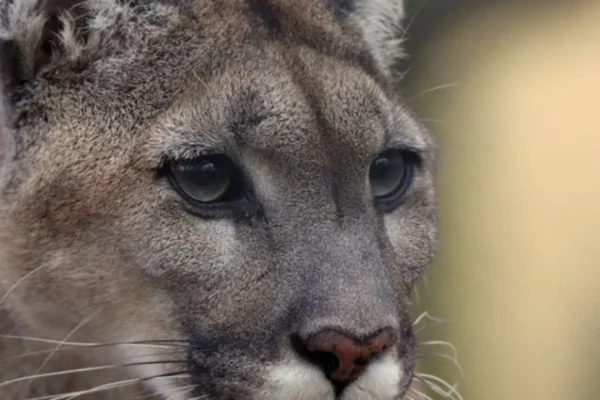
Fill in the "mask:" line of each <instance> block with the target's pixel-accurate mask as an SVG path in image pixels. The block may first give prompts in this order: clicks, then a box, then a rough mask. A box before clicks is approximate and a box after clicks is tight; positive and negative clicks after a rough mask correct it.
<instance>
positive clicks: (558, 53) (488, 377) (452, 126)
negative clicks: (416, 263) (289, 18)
mask: <svg viewBox="0 0 600 400" xmlns="http://www.w3.org/2000/svg"><path fill="white" fill-rule="evenodd" d="M409 4H410V14H411V15H410V18H409V20H411V21H412V19H413V18H414V21H413V22H412V24H411V27H410V30H409V35H408V38H409V51H410V55H411V58H410V60H408V61H407V62H406V68H407V69H408V73H407V74H406V77H405V81H404V83H405V87H404V88H403V90H404V91H405V92H406V93H407V96H408V97H409V98H410V100H411V101H412V102H413V103H414V105H415V107H416V108H417V110H418V111H419V113H420V114H421V115H422V116H423V117H424V118H425V120H426V121H427V123H428V124H429V126H430V127H431V129H432V130H433V132H434V133H435V136H436V138H437V140H438V147H439V159H440V162H439V172H438V182H437V186H438V195H439V205H440V250H439V253H438V258H437V260H436V262H435V264H434V265H433V266H432V268H431V269H430V270H429V271H428V274H427V279H426V281H423V282H422V284H421V285H420V288H419V291H418V295H419V296H418V299H417V298H416V297H417V296H415V301H416V302H417V300H420V301H419V302H417V303H418V304H415V315H419V313H420V312H421V311H423V310H424V309H427V310H428V311H429V312H430V313H431V314H432V315H436V316H441V317H443V318H445V319H447V320H448V321H449V322H448V323H447V324H445V325H435V326H433V327H426V328H425V329H423V330H422V331H420V332H419V335H420V339H421V340H422V341H427V340H434V339H446V340H450V341H451V342H453V343H454V344H455V345H456V348H457V350H458V353H459V360H460V362H461V365H462V367H463V369H464V374H465V377H464V378H462V377H460V375H459V374H458V373H457V369H456V368H455V367H452V366H451V364H450V363H448V362H447V360H442V359H439V358H436V357H435V356H431V353H442V352H443V353H444V354H448V355H450V354H451V352H450V351H449V350H448V349H447V348H446V349H445V348H444V347H443V346H439V345H438V346H437V347H436V346H434V345H432V346H424V347H423V348H422V349H421V351H420V352H421V353H423V358H422V361H421V365H420V369H421V370H425V371H427V372H431V373H434V374H437V375H440V376H442V377H443V378H445V379H448V380H449V381H459V382H460V386H459V388H460V390H461V393H462V394H463V397H464V398H465V399H467V400H496V399H498V400H521V399H522V400H538V399H539V400H565V399H570V400H596V399H600V379H598V376H599V375H600V289H599V288H598V286H600V100H598V98H599V97H600V1H596V0H588V1H566V0H564V1H532V0H521V1H509V0H506V1H486V0H479V1H458V0H454V1H452V0H426V1H412V2H410V1H409ZM425 283H427V284H425ZM431 397H432V398H434V399H438V398H440V397H439V396H437V397H436V395H431ZM414 398H415V400H417V399H418V396H414Z"/></svg>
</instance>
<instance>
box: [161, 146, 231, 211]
mask: <svg viewBox="0 0 600 400" xmlns="http://www.w3.org/2000/svg"><path fill="white" fill-rule="evenodd" d="M169 168H170V173H171V180H172V183H173V184H174V186H175V187H176V189H178V191H179V192H180V193H181V194H182V195H184V197H187V199H188V200H192V201H193V202H196V203H202V204H212V203H218V202H224V201H231V200H236V198H237V196H238V195H239V190H237V189H239V188H238V187H235V186H236V185H237V184H238V171H237V169H236V167H235V165H234V164H233V162H232V161H231V160H230V159H229V158H228V157H227V156H225V155H221V154H218V155H210V156H202V157H197V158H193V159H189V160H178V161H172V162H171V163H170V166H169Z"/></svg>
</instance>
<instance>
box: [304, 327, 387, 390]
mask: <svg viewBox="0 0 600 400" xmlns="http://www.w3.org/2000/svg"><path fill="white" fill-rule="evenodd" d="M396 340H397V335H396V332H395V331H394V330H393V329H383V330H380V331H378V332H376V333H374V334H372V335H370V336H369V337H367V338H366V339H364V340H359V339H357V338H355V337H351V336H349V335H347V334H344V333H341V332H338V331H335V330H332V329H326V330H322V331H319V332H317V333H316V334H314V335H312V336H310V337H309V338H308V339H307V340H305V341H302V340H301V339H300V338H299V337H296V338H295V339H293V341H292V342H293V344H294V347H295V348H296V350H297V351H298V352H299V353H300V354H301V355H302V356H304V358H306V359H307V360H309V361H311V362H313V363H314V364H316V365H318V366H320V367H321V369H323V372H325V374H326V375H327V377H328V378H329V379H330V380H331V381H332V382H333V383H334V384H336V385H338V386H340V385H342V386H343V385H345V384H347V383H349V382H351V381H352V380H354V379H356V377H358V375H360V373H361V372H362V371H363V370H364V369H365V368H366V367H367V366H368V364H369V363H370V362H371V361H372V360H373V359H374V358H375V357H377V356H378V355H379V354H381V353H383V352H384V351H386V350H387V349H389V348H390V347H392V346H393V345H394V344H395V343H396Z"/></svg>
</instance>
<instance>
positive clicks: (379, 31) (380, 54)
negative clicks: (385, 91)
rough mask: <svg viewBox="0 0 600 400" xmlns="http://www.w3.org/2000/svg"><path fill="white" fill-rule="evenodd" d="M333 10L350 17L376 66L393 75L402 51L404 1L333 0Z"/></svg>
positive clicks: (402, 55) (401, 57) (403, 55)
mask: <svg viewBox="0 0 600 400" xmlns="http://www.w3.org/2000/svg"><path fill="white" fill-rule="evenodd" d="M333 1H334V10H335V11H336V12H337V13H340V14H343V15H350V16H352V17H353V18H354V19H355V20H356V22H357V23H358V25H359V26H360V29H361V30H362V33H363V36H364V38H365V41H366V42H367V45H368V46H369V47H370V49H371V52H372V53H373V55H374V57H375V59H376V60H377V62H378V64H379V65H380V67H381V68H382V70H383V71H385V72H386V73H387V74H389V75H392V72H393V68H394V66H395V65H396V63H397V62H398V61H399V60H401V59H403V58H405V53H404V50H403V42H404V38H405V37H404V34H405V32H404V28H403V25H402V23H403V22H404V16H405V10H404V0H333Z"/></svg>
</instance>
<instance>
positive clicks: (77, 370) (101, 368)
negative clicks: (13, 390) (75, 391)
mask: <svg viewBox="0 0 600 400" xmlns="http://www.w3.org/2000/svg"><path fill="white" fill-rule="evenodd" d="M178 363H187V361H182V360H173V361H171V360H163V361H148V362H141V363H130V364H116V365H102V366H98V367H86V368H75V369H69V370H64V371H55V372H47V373H44V374H35V375H28V376H22V377H19V378H15V379H11V380H8V381H4V382H0V387H4V386H8V385H10V384H13V383H17V382H22V381H25V380H28V379H38V378H51V377H54V376H62V375H69V374H75V373H80V372H94V371H105V370H109V369H116V368H125V367H135V366H141V365H152V364H178Z"/></svg>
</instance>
